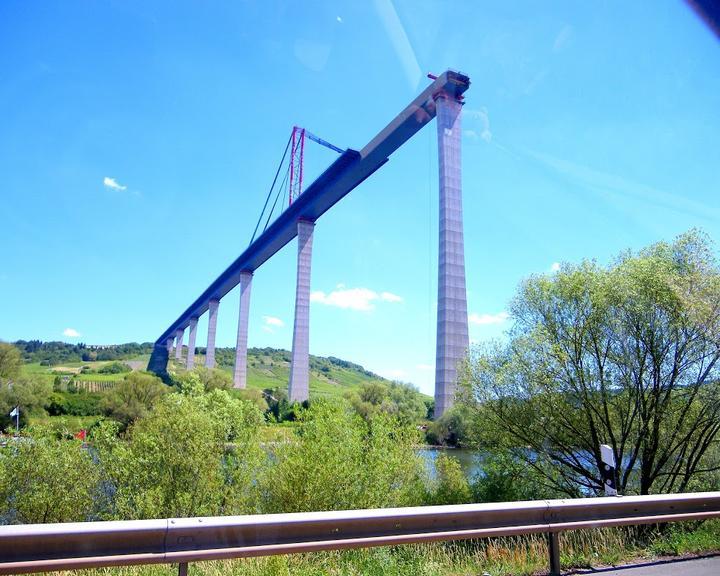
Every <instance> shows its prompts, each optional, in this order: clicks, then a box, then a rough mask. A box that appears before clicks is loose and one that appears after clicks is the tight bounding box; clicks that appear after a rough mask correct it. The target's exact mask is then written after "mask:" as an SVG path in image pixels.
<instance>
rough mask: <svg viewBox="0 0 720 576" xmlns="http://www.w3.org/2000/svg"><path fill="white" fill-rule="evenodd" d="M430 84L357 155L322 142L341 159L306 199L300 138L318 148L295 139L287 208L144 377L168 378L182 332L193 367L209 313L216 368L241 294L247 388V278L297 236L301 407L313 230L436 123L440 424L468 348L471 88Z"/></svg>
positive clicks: (199, 301)
mask: <svg viewBox="0 0 720 576" xmlns="http://www.w3.org/2000/svg"><path fill="white" fill-rule="evenodd" d="M430 78H431V79H432V80H433V81H432V83H431V84H430V85H429V86H428V87H427V88H425V90H423V91H422V93H421V94H420V95H419V96H418V97H417V98H415V99H414V100H413V101H412V102H411V103H410V104H409V105H408V106H407V107H406V108H405V109H404V110H403V111H402V112H401V113H400V114H398V115H397V116H396V117H395V118H394V119H393V120H392V121H391V122H390V123H389V124H388V125H387V126H386V127H385V128H383V129H382V130H381V131H380V133H379V134H378V135H377V136H375V138H373V139H372V140H371V141H370V142H369V143H368V144H367V145H366V146H365V147H364V148H362V149H361V150H360V151H357V150H352V149H347V150H341V149H339V148H336V147H334V146H332V145H329V144H328V143H326V142H324V141H320V143H321V144H323V145H327V146H328V147H330V148H332V149H334V150H336V151H337V152H338V153H339V156H338V158H337V159H336V160H335V161H334V162H333V163H332V164H331V165H330V166H329V167H328V168H327V169H326V170H325V171H324V172H323V173H322V174H321V175H320V176H319V177H318V178H317V179H316V180H315V181H314V182H312V184H310V185H309V186H308V187H307V188H306V189H305V190H303V189H302V178H303V174H302V156H303V153H304V144H305V138H306V136H307V137H308V138H310V139H313V140H315V141H318V140H320V139H317V138H316V137H314V136H312V135H311V134H309V133H306V132H305V131H304V130H301V129H297V128H296V129H294V130H293V133H292V136H291V141H290V142H289V143H288V147H290V164H289V181H288V205H287V208H286V209H285V210H284V211H282V212H281V213H280V215H279V216H278V217H277V218H276V219H275V220H274V221H272V223H270V221H269V216H268V222H267V223H266V227H265V229H264V230H263V231H262V233H261V234H260V235H259V236H257V238H255V235H253V240H252V241H251V243H250V245H249V246H248V248H247V249H246V250H245V251H244V252H243V253H242V254H240V256H239V257H238V258H237V259H236V260H235V261H234V262H233V263H232V264H230V266H229V267H228V268H227V269H226V270H225V271H224V272H223V273H222V274H220V276H219V277H218V278H217V279H216V280H215V281H214V282H212V283H211V284H210V286H208V288H207V289H206V290H205V291H204V292H203V293H202V294H200V296H198V297H197V298H196V299H195V301H194V302H193V303H192V304H191V305H190V306H189V307H188V308H187V309H186V310H185V311H184V312H183V313H182V314H181V315H180V316H179V317H178V318H177V320H175V321H174V322H173V323H172V324H170V326H168V328H167V329H166V330H165V331H164V332H163V333H162V334H161V335H160V337H159V338H158V339H157V341H156V342H155V346H154V350H153V354H152V357H151V359H150V363H149V365H148V369H149V370H152V371H153V372H156V373H159V374H163V373H165V372H166V370H167V363H168V360H169V357H170V355H171V354H172V353H173V344H174V346H175V348H174V353H175V357H176V358H177V359H178V360H182V348H183V341H184V337H185V332H186V331H187V332H188V337H187V360H186V366H187V368H188V369H191V368H192V367H193V366H194V363H195V349H196V337H197V325H198V319H199V318H200V316H202V315H203V314H205V313H207V314H208V333H207V344H206V357H205V365H206V366H208V367H214V366H215V333H216V327H217V315H218V310H219V306H220V302H221V301H222V299H223V297H225V295H227V294H228V292H230V291H231V290H232V289H233V288H235V287H236V286H237V285H240V310H239V313H238V328H237V342H236V348H235V350H236V352H235V367H234V374H233V380H234V386H235V387H236V388H245V386H246V383H247V341H248V316H249V315H248V312H249V309H250V294H251V286H252V279H253V275H254V274H255V272H256V271H257V270H258V269H259V268H260V267H261V266H262V265H263V264H264V263H265V262H266V261H267V260H269V259H270V258H271V257H272V256H273V255H274V254H275V253H277V252H278V251H279V250H280V249H281V248H282V247H283V246H285V245H286V244H287V243H288V242H290V241H292V240H293V239H294V238H295V237H297V246H298V252H297V284H296V290H295V321H294V328H293V340H292V359H291V367H290V381H289V390H288V395H289V398H290V400H291V401H298V402H302V401H305V400H307V399H308V393H309V383H310V368H309V342H310V270H311V264H312V247H313V230H314V227H315V222H317V220H318V219H319V218H320V217H321V216H322V215H323V214H325V213H326V212H327V211H328V210H330V208H332V207H333V206H334V205H335V204H336V203H337V202H338V201H339V200H341V199H342V198H343V197H344V196H345V195H346V194H348V193H349V192H350V191H351V190H353V189H354V188H356V187H357V186H358V185H360V184H361V183H362V182H363V181H364V180H365V179H366V178H367V177H369V176H370V175H372V174H373V173H374V172H375V171H376V170H377V169H378V168H380V167H381V166H383V165H384V164H385V163H386V162H387V161H388V160H389V158H390V155H391V154H392V153H393V152H395V151H396V150H397V149H398V148H400V147H401V146H402V145H403V144H404V143H405V142H407V141H408V140H409V139H410V138H412V137H413V136H414V135H415V134H416V133H417V132H419V131H420V129H421V128H422V127H423V126H425V125H426V124H428V123H429V122H430V121H432V119H433V118H437V138H438V157H439V162H438V168H439V195H440V211H439V216H440V222H439V256H438V295H437V343H436V363H435V416H436V417H438V416H441V415H442V414H443V413H444V412H445V411H446V410H447V409H448V408H449V407H450V406H452V403H453V398H454V394H455V386H456V381H457V369H458V363H459V362H460V361H461V360H462V359H463V358H464V357H465V354H466V352H467V348H468V344H469V342H468V315H467V295H466V288H465V255H464V242H463V216H462V158H461V156H462V154H461V152H462V149H461V142H462V140H461V138H462V129H461V116H462V104H463V94H464V93H465V91H466V90H467V89H468V88H469V87H470V79H469V78H468V77H467V76H465V75H463V74H460V73H458V72H453V71H450V70H448V71H446V72H444V73H443V74H441V75H440V76H437V77H435V76H430ZM287 149H288V148H286V153H287ZM298 159H299V163H298V162H297V160H298ZM278 173H279V170H278ZM276 180H277V174H276ZM266 206H267V202H266ZM270 214H272V212H271V213H270ZM261 218H262V216H261ZM256 232H257V227H256Z"/></svg>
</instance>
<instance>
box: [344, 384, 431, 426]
mask: <svg viewBox="0 0 720 576" xmlns="http://www.w3.org/2000/svg"><path fill="white" fill-rule="evenodd" d="M346 397H347V399H348V400H349V401H350V404H351V405H352V407H353V408H354V409H355V411H356V412H357V413H358V414H360V416H362V417H363V418H366V419H370V418H372V417H373V416H375V415H376V414H380V413H383V414H388V415H392V416H395V417H396V418H397V419H398V420H399V421H400V422H402V423H403V424H417V423H418V422H420V421H422V420H423V419H424V418H425V416H426V415H427V407H426V406H425V402H424V401H423V398H422V396H421V395H420V393H419V392H418V391H417V389H416V388H415V387H414V386H412V385H411V384H405V383H402V382H390V383H388V384H385V383H383V382H365V383H363V384H361V385H360V388H359V389H358V390H356V391H352V392H350V393H348V394H347V395H346Z"/></svg>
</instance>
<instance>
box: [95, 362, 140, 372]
mask: <svg viewBox="0 0 720 576" xmlns="http://www.w3.org/2000/svg"><path fill="white" fill-rule="evenodd" d="M131 370H132V368H130V366H128V365H127V364H125V363H124V362H110V363H109V364H105V366H102V367H100V369H99V370H98V374H124V373H125V372H130V371H131Z"/></svg>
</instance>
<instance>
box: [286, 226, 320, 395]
mask: <svg viewBox="0 0 720 576" xmlns="http://www.w3.org/2000/svg"><path fill="white" fill-rule="evenodd" d="M297 227H298V232H297V238H298V257H297V287H296V289H295V325H294V328H293V344H292V362H291V364H290V385H289V389H288V396H289V397H290V402H304V401H305V400H307V399H308V397H309V387H310V266H311V264H312V242H313V230H314V228H315V222H310V221H309V220H299V221H298V224H297Z"/></svg>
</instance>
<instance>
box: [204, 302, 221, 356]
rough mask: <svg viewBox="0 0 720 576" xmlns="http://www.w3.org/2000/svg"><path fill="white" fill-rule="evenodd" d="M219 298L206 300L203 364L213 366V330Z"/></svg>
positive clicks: (215, 323) (215, 329)
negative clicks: (206, 329) (205, 337)
mask: <svg viewBox="0 0 720 576" xmlns="http://www.w3.org/2000/svg"><path fill="white" fill-rule="evenodd" d="M218 306H220V300H218V299H217V298H213V299H212V300H210V301H209V302H208V335H207V351H206V352H205V366H206V367H207V368H215V332H216V331H217V314H218Z"/></svg>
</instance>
